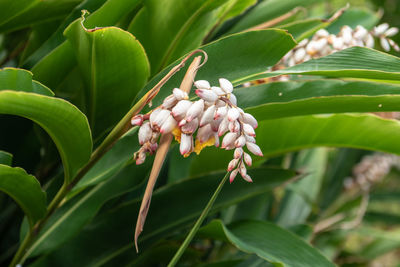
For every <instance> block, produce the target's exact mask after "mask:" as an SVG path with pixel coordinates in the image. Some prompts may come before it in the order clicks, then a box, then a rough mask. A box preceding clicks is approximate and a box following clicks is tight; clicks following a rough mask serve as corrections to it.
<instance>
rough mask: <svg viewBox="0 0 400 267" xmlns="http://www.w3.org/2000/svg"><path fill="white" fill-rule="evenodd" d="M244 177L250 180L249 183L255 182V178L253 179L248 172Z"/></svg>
mask: <svg viewBox="0 0 400 267" xmlns="http://www.w3.org/2000/svg"><path fill="white" fill-rule="evenodd" d="M242 177H243V176H242ZM243 179H244V180H245V181H246V182H249V183H252V182H253V180H252V179H251V177H250V175H248V174H246V175H245V176H244V177H243Z"/></svg>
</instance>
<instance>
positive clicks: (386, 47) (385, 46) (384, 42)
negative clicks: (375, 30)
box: [380, 37, 390, 52]
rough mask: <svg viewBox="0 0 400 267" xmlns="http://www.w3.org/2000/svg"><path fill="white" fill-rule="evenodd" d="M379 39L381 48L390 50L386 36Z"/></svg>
mask: <svg viewBox="0 0 400 267" xmlns="http://www.w3.org/2000/svg"><path fill="white" fill-rule="evenodd" d="M380 41H381V46H382V48H383V50H385V51H386V52H389V51H390V44H389V42H388V40H387V39H386V38H383V37H382V38H380Z"/></svg>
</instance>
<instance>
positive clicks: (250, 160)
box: [243, 152, 253, 166]
mask: <svg viewBox="0 0 400 267" xmlns="http://www.w3.org/2000/svg"><path fill="white" fill-rule="evenodd" d="M243 158H244V162H246V164H247V166H251V164H253V160H252V158H251V156H250V155H249V154H247V153H246V152H244V156H243Z"/></svg>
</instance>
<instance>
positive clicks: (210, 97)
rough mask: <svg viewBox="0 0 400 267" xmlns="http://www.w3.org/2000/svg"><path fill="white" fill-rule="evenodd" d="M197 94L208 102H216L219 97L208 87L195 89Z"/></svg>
mask: <svg viewBox="0 0 400 267" xmlns="http://www.w3.org/2000/svg"><path fill="white" fill-rule="evenodd" d="M195 93H196V95H198V96H199V97H200V98H201V99H204V101H207V102H212V103H213V102H215V101H217V99H218V96H217V95H216V94H215V93H214V92H213V91H211V90H207V89H197V90H196V91H195Z"/></svg>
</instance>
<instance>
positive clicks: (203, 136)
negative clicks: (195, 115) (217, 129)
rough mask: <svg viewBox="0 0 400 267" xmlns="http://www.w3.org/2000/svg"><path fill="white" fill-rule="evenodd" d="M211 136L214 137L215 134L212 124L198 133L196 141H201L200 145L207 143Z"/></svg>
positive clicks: (203, 127) (201, 128)
mask: <svg viewBox="0 0 400 267" xmlns="http://www.w3.org/2000/svg"><path fill="white" fill-rule="evenodd" d="M211 135H214V132H213V131H212V129H211V125H210V124H206V125H204V126H202V127H200V128H199V130H198V131H197V135H196V139H197V140H199V142H200V143H204V142H206V141H207V140H208V139H209V138H210V136H211Z"/></svg>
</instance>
